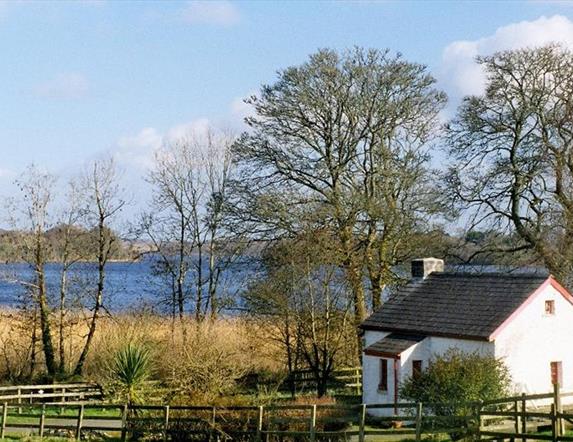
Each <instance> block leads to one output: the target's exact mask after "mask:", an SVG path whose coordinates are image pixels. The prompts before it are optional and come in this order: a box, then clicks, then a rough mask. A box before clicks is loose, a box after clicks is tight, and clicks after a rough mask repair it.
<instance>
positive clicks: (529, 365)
mask: <svg viewBox="0 0 573 442" xmlns="http://www.w3.org/2000/svg"><path fill="white" fill-rule="evenodd" d="M546 300H553V301H554V302H555V314H554V315H546V314H545V301H546ZM572 344H573V306H572V305H571V304H570V303H569V302H568V301H567V300H566V299H565V298H564V297H563V296H562V295H561V294H560V293H559V292H557V290H555V289H554V288H553V287H551V286H547V287H546V289H545V290H544V291H543V292H542V293H540V294H539V295H537V296H536V297H535V298H534V299H533V301H532V302H531V303H530V304H528V305H527V306H526V307H525V308H524V309H523V310H521V311H520V312H519V314H518V315H517V316H516V317H515V318H514V319H513V320H512V321H511V322H509V323H508V325H507V326H506V327H505V328H503V329H502V330H501V331H500V333H499V335H498V336H497V338H496V339H495V356H496V357H498V358H502V359H503V360H504V361H505V363H506V364H507V366H508V367H509V369H510V372H511V375H512V378H513V383H514V388H515V390H516V392H517V393H522V392H523V393H548V392H551V391H552V390H553V386H552V384H551V368H550V363H551V362H552V361H562V371H563V385H562V390H564V391H573V345H572Z"/></svg>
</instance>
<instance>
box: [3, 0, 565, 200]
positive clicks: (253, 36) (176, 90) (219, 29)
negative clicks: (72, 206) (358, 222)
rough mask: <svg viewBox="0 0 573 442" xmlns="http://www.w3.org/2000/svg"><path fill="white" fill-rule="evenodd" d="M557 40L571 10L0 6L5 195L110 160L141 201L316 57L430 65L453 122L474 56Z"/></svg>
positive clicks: (456, 4)
mask: <svg viewBox="0 0 573 442" xmlns="http://www.w3.org/2000/svg"><path fill="white" fill-rule="evenodd" d="M553 40H561V41H563V42H564V43H565V44H566V45H569V46H571V47H573V2H565V1H523V2H520V1H506V2H504V1H489V2H488V1H483V2H477V1H474V2H463V1H453V0H452V1H430V0H428V1H379V2H377V1H362V2H351V1H340V2H329V1H320V2H311V1H297V2H295V1H291V2H287V1H283V2H272V1H252V2H247V1H245V2H227V1H217V2H215V1H214V2H175V1H173V2H170V1H161V2H151V1H147V2H143V1H142V2H130V1H125V0H123V1H111V0H107V1H105V0H103V1H97V0H86V1H57V2H49V1H41V2H26V1H17V0H13V1H10V0H8V1H3V0H0V54H1V57H2V58H1V66H2V69H0V100H1V101H0V154H1V155H0V195H9V194H11V193H12V192H13V191H14V188H13V186H12V185H11V182H12V181H13V180H14V177H15V176H16V175H17V174H19V173H20V172H21V171H22V170H23V168H24V167H25V166H26V165H27V164H29V163H32V162H34V163H36V164H38V165H41V166H43V167H46V168H47V169H49V170H50V171H52V172H54V173H57V174H60V175H63V176H64V177H65V176H66V175H67V174H70V173H71V171H76V170H77V169H78V168H80V167H81V165H82V164H83V163H85V162H86V161H88V160H89V159H91V158H94V157H95V156H97V155H100V154H101V153H102V152H112V153H113V154H114V155H116V156H117V158H118V162H120V163H121V165H122V167H123V168H124V169H126V170H127V174H126V176H128V177H129V178H128V179H127V181H126V185H127V186H129V187H132V188H138V187H139V186H140V182H139V181H138V180H139V179H138V177H139V176H141V175H142V174H144V173H145V168H146V167H147V165H148V164H149V160H150V158H151V155H152V152H153V150H154V149H156V148H157V147H158V146H159V145H160V144H161V142H162V140H163V139H164V137H166V136H168V135H169V134H178V133H184V132H186V131H193V130H200V128H202V127H204V126H205V125H207V124H212V125H216V126H231V127H234V128H236V129H238V130H240V128H241V124H242V123H241V121H242V118H243V117H244V115H245V113H246V112H248V109H246V108H245V106H244V105H242V104H241V98H242V97H244V96H246V95H248V94H250V93H253V92H255V91H256V90H257V89H258V88H259V86H260V85H261V84H262V83H268V82H272V81H273V80H274V78H275V75H276V71H277V70H278V69H281V68H284V67H287V66H289V65H293V64H298V63H301V62H303V61H304V60H305V59H306V57H307V56H308V54H310V53H311V52H313V51H315V50H316V49H318V48H322V47H331V48H338V49H344V48H348V47H352V46H354V45H359V46H365V47H375V48H390V49H392V50H395V51H400V52H402V53H403V54H404V56H405V57H406V58H407V59H409V60H411V61H417V62H421V63H424V64H427V65H428V66H429V68H430V70H431V71H432V72H433V73H434V75H435V76H436V77H437V78H438V79H439V82H440V83H439V84H440V86H441V87H442V88H443V89H445V90H446V91H447V92H448V94H449V95H450V96H451V98H452V104H450V107H449V111H448V112H450V113H451V112H452V109H454V108H455V103H456V102H457V100H458V99H459V97H460V96H462V95H463V94H466V93H473V92H479V90H480V85H481V81H482V78H481V74H480V72H479V69H477V70H476V67H475V65H474V63H473V61H472V60H473V57H474V56H475V55H477V54H484V53H488V52H492V51H495V50H499V49H506V48H513V47H519V46H524V45H537V44H542V43H545V42H548V41H553ZM446 116H447V113H446Z"/></svg>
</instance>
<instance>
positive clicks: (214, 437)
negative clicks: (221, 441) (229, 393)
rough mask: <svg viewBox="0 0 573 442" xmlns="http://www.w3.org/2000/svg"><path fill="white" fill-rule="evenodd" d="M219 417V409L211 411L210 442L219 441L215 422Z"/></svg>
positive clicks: (213, 408)
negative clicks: (211, 441)
mask: <svg viewBox="0 0 573 442" xmlns="http://www.w3.org/2000/svg"><path fill="white" fill-rule="evenodd" d="M216 416H217V409H216V408H215V407H212V409H211V431H210V433H209V440H218V437H217V432H216V431H215V420H216Z"/></svg>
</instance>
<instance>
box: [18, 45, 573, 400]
mask: <svg viewBox="0 0 573 442" xmlns="http://www.w3.org/2000/svg"><path fill="white" fill-rule="evenodd" d="M477 62H478V63H479V64H480V66H481V67H482V69H483V70H484V72H485V75H486V84H485V90H484V92H483V93H482V94H480V95H476V96H469V97H465V98H464V99H463V101H462V103H461V104H460V106H459V107H458V110H457V113H456V115H455V116H454V117H453V118H452V119H451V120H450V121H449V122H447V123H446V124H443V122H442V119H441V115H442V112H443V110H444V107H445V105H446V101H447V97H446V95H445V94H444V93H443V92H442V91H441V90H439V88H438V87H437V85H436V81H435V79H434V78H433V76H432V75H431V73H430V72H429V71H428V69H427V68H426V67H425V66H423V65H421V64H418V63H413V62H410V61H407V60H405V59H404V58H403V57H402V56H401V55H399V54H394V53H392V52H391V51H389V50H384V51H382V50H366V49H361V48H354V49H351V50H348V51H343V52H337V51H333V50H328V49H325V50H320V51H318V52H316V53H314V54H312V55H311V56H310V57H309V58H308V60H307V61H305V62H304V63H302V64H300V65H298V66H293V67H289V68H287V69H284V70H281V71H279V72H278V74H277V78H276V80H275V82H274V83H272V84H268V85H263V86H262V87H261V89H260V91H259V93H258V94H256V95H253V96H252V97H250V98H248V99H247V100H246V102H247V103H248V104H249V105H250V106H251V108H252V111H253V112H252V114H251V116H249V117H247V118H246V120H245V121H246V124H247V126H248V128H247V130H246V131H245V132H244V133H242V134H234V133H230V132H227V131H223V130H220V129H217V128H210V129H209V130H208V131H206V132H205V133H195V134H189V135H188V136H187V137H183V138H179V139H169V140H166V141H165V143H164V146H163V147H162V148H160V149H159V150H158V151H157V152H156V153H155V159H154V163H153V166H152V167H151V169H150V170H149V173H148V174H147V176H146V177H145V179H146V181H147V182H148V184H149V186H150V189H151V190H152V199H151V203H150V205H149V207H148V208H147V209H146V210H145V211H144V213H142V214H141V216H140V217H139V219H138V220H137V221H134V222H133V223H132V225H131V226H130V229H129V230H130V231H129V235H131V237H133V238H137V239H138V240H139V241H142V242H144V243H145V244H147V245H148V246H149V250H148V251H149V252H151V253H153V254H154V256H155V258H156V259H154V264H153V271H154V273H155V274H156V275H157V276H160V277H161V280H162V281H163V282H164V285H163V288H162V290H161V291H160V293H158V294H157V300H158V302H161V303H163V305H168V306H169V307H170V312H171V320H172V333H173V335H174V336H175V335H177V337H178V339H180V340H181V342H182V347H181V348H182V351H184V348H185V346H186V345H191V343H190V342H189V341H188V337H189V336H195V334H194V332H193V333H191V332H190V330H189V327H190V325H189V318H193V320H194V321H195V322H196V323H197V324H200V323H208V322H209V321H214V320H216V319H217V318H218V317H219V314H220V312H221V310H222V309H224V308H225V307H228V305H229V299H228V296H227V294H226V288H225V287H224V284H222V282H221V281H222V275H223V274H224V272H225V271H226V270H227V269H229V268H231V267H232V266H234V265H241V262H240V259H241V257H242V256H244V254H245V251H246V250H250V251H252V250H253V249H256V250H258V251H259V252H260V253H257V256H256V259H257V261H258V263H259V271H257V272H255V274H254V275H252V276H250V277H249V279H248V281H247V284H246V287H245V289H244V290H243V293H242V298H241V301H240V308H241V310H242V311H243V313H244V317H245V319H247V320H249V321H253V324H258V325H261V329H264V333H265V336H266V338H267V339H268V340H269V341H271V342H273V343H275V344H276V346H277V348H279V349H280V352H281V354H282V355H283V356H282V361H281V363H282V366H283V367H284V369H285V370H287V371H289V372H292V371H294V370H296V369H300V368H308V369H311V370H312V371H313V373H314V374H315V376H316V379H318V380H319V381H320V382H322V384H320V385H322V386H321V387H320V393H324V390H325V388H326V387H325V385H326V380H327V379H328V378H329V376H330V374H331V373H332V371H333V370H334V369H335V367H336V366H339V365H341V364H352V361H354V363H357V361H358V360H359V356H360V352H361V349H360V347H361V336H360V331H359V328H358V326H359V324H360V323H361V322H362V321H363V320H364V319H365V318H366V317H367V315H368V314H369V313H370V312H371V311H373V310H374V309H377V308H379V307H380V306H381V305H382V304H383V302H384V299H385V296H388V294H389V293H391V292H392V290H393V289H394V288H395V287H397V286H399V285H400V284H402V283H403V282H404V280H405V277H404V274H403V273H401V272H400V271H399V269H400V268H401V266H404V265H405V264H406V263H408V262H409V260H410V259H412V258H414V257H420V256H430V255H434V256H439V257H445V258H446V259H447V260H448V262H450V263H465V264H475V263H480V264H483V263H495V264H510V265H540V266H544V267H546V268H547V269H548V270H549V271H550V272H551V273H553V274H554V275H555V276H556V277H557V278H558V279H560V280H561V281H562V282H563V283H564V284H565V285H571V283H572V282H573V271H572V269H573V234H572V233H573V186H572V184H573V84H572V82H573V55H572V54H571V52H570V51H568V50H567V49H565V48H563V47H561V46H558V45H549V46H545V47H540V48H529V49H521V50H513V51H504V52H499V53H496V54H493V55H491V56H486V57H480V58H478V59H477ZM440 158H441V160H440V164H439V165H438V166H436V163H437V162H438V159H440ZM53 182H54V177H53V176H51V175H50V174H47V173H44V172H42V171H41V170H39V169H38V168H35V167H31V168H30V169H29V170H28V171H27V172H26V173H25V174H23V176H22V177H21V178H20V179H19V180H18V183H19V186H20V189H21V191H22V194H21V197H20V198H16V199H15V201H14V208H13V209H11V210H10V211H9V213H10V214H11V215H13V216H12V218H13V226H14V229H17V231H18V232H23V233H22V235H23V236H22V238H23V240H18V241H15V243H14V246H13V247H15V249H17V252H14V253H17V256H19V257H21V259H24V260H25V261H26V262H28V263H29V264H30V265H31V267H32V268H33V269H34V275H35V278H34V280H33V281H27V282H26V283H27V284H28V286H29V288H30V290H29V297H28V298H27V302H26V303H25V312H26V314H27V315H28V316H29V318H30V319H29V320H30V323H31V324H33V325H32V326H31V328H30V339H31V342H32V345H31V346H30V352H31V355H32V354H33V355H36V353H34V352H36V350H37V349H41V350H42V355H43V356H42V360H44V362H45V369H46V372H47V375H48V376H49V377H51V378H53V377H57V376H60V377H65V376H68V375H70V374H76V375H81V374H82V371H83V364H84V362H85V360H86V358H87V355H88V354H89V351H90V345H91V344H90V343H91V342H92V340H93V337H94V335H95V334H96V332H97V324H98V321H99V320H100V317H101V315H102V314H108V313H107V311H106V310H105V305H106V293H105V285H104V282H105V272H106V267H107V264H108V262H109V260H110V258H111V257H115V256H116V254H122V253H125V251H124V250H121V249H118V248H117V243H118V241H117V239H118V237H117V235H116V234H113V231H112V229H117V228H118V218H119V217H118V214H119V212H120V210H121V209H122V207H123V206H124V204H125V197H124V196H123V194H122V191H121V187H120V184H119V180H118V175H117V170H116V168H115V165H114V163H113V161H112V160H97V161H95V162H93V164H92V166H91V167H90V168H89V169H88V170H86V171H85V172H84V173H83V174H82V175H81V176H79V177H78V178H77V180H74V181H73V182H71V183H70V185H69V187H68V195H66V197H65V198H62V201H63V203H58V204H55V203H54V195H53V193H52V191H53V188H54V187H53ZM56 225H58V226H60V228H63V231H59V232H58V235H56V237H57V240H53V239H50V235H49V234H48V233H50V232H51V231H50V229H51V228H52V227H53V226H56ZM80 226H81V227H80ZM78 229H81V232H82V235H85V237H86V238H89V241H88V243H89V246H86V243H83V245H80V246H79V247H78V241H76V240H75V239H76V238H78V237H80V236H82V235H79V236H78V232H79V230H78ZM122 234H124V235H127V234H128V233H127V232H122ZM254 245H258V246H256V247H255V246H254ZM86 253H88V254H89V256H90V257H91V259H94V260H95V261H96V262H97V263H98V278H97V283H95V284H94V285H93V287H89V288H86V290H88V291H89V293H90V296H89V297H88V298H87V300H86V298H84V300H85V302H84V304H83V307H84V308H85V309H86V311H89V314H88V315H87V316H86V317H85V318H84V319H83V320H84V321H85V323H86V324H87V330H88V331H87V334H86V335H85V336H84V337H83V345H82V346H81V351H80V352H79V353H78V355H75V356H74V361H73V363H72V361H69V360H68V359H69V356H66V355H67V354H66V351H65V350H63V349H65V347H66V339H67V338H66V336H67V335H66V333H67V332H66V323H67V322H66V321H67V319H66V318H68V317H71V316H74V315H71V314H70V309H71V306H72V304H71V302H70V297H71V295H70V294H68V293H67V292H66V287H67V286H66V278H67V274H68V273H67V272H69V271H70V270H72V269H73V266H74V265H75V263H76V262H78V261H79V260H80V259H81V257H82V256H85V255H86ZM48 259H50V260H52V259H55V260H57V261H59V262H61V263H62V284H61V289H60V293H58V294H55V293H47V290H46V287H45V271H44V266H45V263H46V262H47V260H48ZM74 317H75V316H74ZM263 325H264V326H263ZM255 328H256V327H255ZM54 341H57V343H56V344H55V343H54ZM34 357H36V356H34ZM31 374H32V373H31Z"/></svg>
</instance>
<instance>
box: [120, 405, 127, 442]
mask: <svg viewBox="0 0 573 442" xmlns="http://www.w3.org/2000/svg"><path fill="white" fill-rule="evenodd" d="M126 438H127V404H125V405H124V406H123V410H122V412H121V440H122V441H123V442H124V441H125V439H126Z"/></svg>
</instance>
